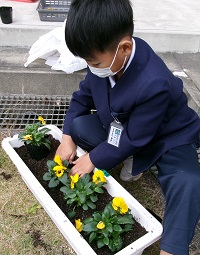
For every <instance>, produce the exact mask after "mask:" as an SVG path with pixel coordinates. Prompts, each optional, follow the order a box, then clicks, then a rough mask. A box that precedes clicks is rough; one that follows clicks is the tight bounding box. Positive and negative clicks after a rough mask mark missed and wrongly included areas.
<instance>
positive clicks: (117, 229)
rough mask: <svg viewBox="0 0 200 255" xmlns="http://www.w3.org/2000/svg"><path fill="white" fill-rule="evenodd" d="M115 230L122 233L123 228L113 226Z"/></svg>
mask: <svg viewBox="0 0 200 255" xmlns="http://www.w3.org/2000/svg"><path fill="white" fill-rule="evenodd" d="M113 229H114V230H115V231H117V232H120V231H122V228H121V226H120V225H114V226H113Z"/></svg>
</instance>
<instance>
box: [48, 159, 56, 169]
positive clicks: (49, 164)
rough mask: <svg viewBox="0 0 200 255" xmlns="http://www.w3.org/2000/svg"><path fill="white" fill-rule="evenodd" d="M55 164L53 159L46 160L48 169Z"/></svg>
mask: <svg viewBox="0 0 200 255" xmlns="http://www.w3.org/2000/svg"><path fill="white" fill-rule="evenodd" d="M56 165H57V164H56V163H55V162H54V161H53V160H48V161H47V167H48V169H50V170H52V169H53V168H54V166H56Z"/></svg>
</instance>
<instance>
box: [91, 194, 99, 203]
mask: <svg viewBox="0 0 200 255" xmlns="http://www.w3.org/2000/svg"><path fill="white" fill-rule="evenodd" d="M90 199H91V201H92V202H94V203H95V202H96V201H97V200H98V197H97V196H95V195H91V196H90Z"/></svg>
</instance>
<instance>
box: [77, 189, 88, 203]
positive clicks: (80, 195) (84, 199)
mask: <svg viewBox="0 0 200 255" xmlns="http://www.w3.org/2000/svg"><path fill="white" fill-rule="evenodd" d="M78 196H79V198H80V201H81V203H82V204H83V203H85V202H86V194H85V192H83V193H79V194H78Z"/></svg>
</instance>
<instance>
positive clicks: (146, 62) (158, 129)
mask: <svg viewBox="0 0 200 255" xmlns="http://www.w3.org/2000/svg"><path fill="white" fill-rule="evenodd" d="M134 39H135V43H136V51H135V56H134V58H133V60H132V62H131V64H130V65H129V67H128V68H127V69H126V71H125V72H124V73H123V75H122V76H121V78H120V79H119V80H118V81H117V82H116V85H115V86H114V87H113V88H112V89H111V88H110V82H109V78H99V77H97V76H96V75H94V74H92V73H91V72H90V70H89V69H88V71H87V75H86V77H85V80H84V81H82V82H81V83H80V90H78V91H76V92H74V93H73V96H72V100H71V103H70V107H69V109H68V112H67V114H66V118H65V123H64V128H63V133H64V134H69V130H70V125H71V123H72V121H73V119H74V118H76V117H78V116H80V115H86V114H89V113H90V110H91V109H96V110H97V114H98V115H99V118H100V120H101V122H102V125H103V126H104V127H105V128H106V130H107V131H108V132H109V127H110V123H111V122H112V121H113V117H112V115H114V116H116V117H117V119H119V120H120V121H121V123H122V124H123V127H124V129H123V132H122V136H121V140H120V145H119V147H116V146H113V145H111V144H108V143H107V141H103V142H102V143H100V144H99V145H98V146H97V147H95V148H94V149H93V150H92V151H90V154H89V155H90V159H91V161H92V163H93V164H94V165H95V166H96V167H98V168H103V169H107V170H109V169H111V168H113V167H114V166H116V165H118V164H119V163H121V162H123V160H125V159H126V158H127V157H128V156H130V155H133V156H134V163H133V171H132V173H133V175H136V174H138V173H140V172H142V171H144V170H147V169H148V168H149V167H150V166H151V165H152V164H154V163H155V162H156V160H158V159H159V157H160V156H161V155H162V154H163V153H164V152H166V151H167V150H169V149H171V148H172V147H175V146H179V145H183V144H190V143H193V142H194V141H195V140H196V139H197V137H198V135H199V132H200V119H199V117H198V115H197V114H196V113H195V112H194V111H193V110H192V109H191V108H189V107H188V105H187V98H186V95H185V94H184V93H183V82H182V80H181V79H179V78H177V77H175V76H174V75H173V74H172V73H171V71H170V70H169V69H168V68H167V67H166V65H165V64H164V62H163V61H162V60H161V59H160V57H158V56H157V55H156V53H155V52H154V51H153V50H152V49H151V47H150V46H149V45H148V44H147V43H146V42H145V41H143V40H141V39H139V38H134ZM88 135H89V134H88Z"/></svg>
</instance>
